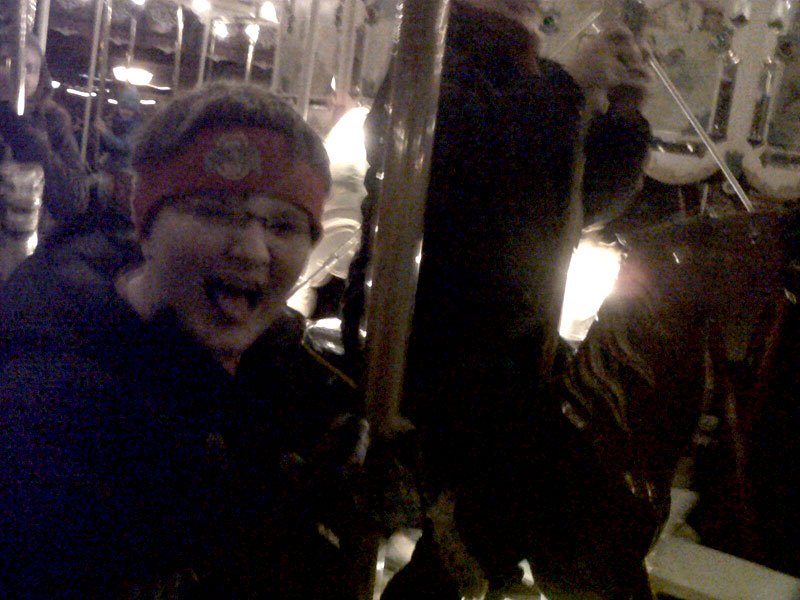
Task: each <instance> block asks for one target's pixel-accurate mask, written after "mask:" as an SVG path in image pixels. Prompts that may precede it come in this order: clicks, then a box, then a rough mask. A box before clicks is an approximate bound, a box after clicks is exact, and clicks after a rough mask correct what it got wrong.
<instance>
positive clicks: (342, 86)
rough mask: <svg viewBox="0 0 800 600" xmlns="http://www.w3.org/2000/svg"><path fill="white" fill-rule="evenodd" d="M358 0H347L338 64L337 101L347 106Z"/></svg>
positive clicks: (353, 55)
mask: <svg viewBox="0 0 800 600" xmlns="http://www.w3.org/2000/svg"><path fill="white" fill-rule="evenodd" d="M356 8H357V7H356V0H346V2H345V10H344V23H343V24H342V25H343V27H342V28H343V32H342V35H341V37H340V39H339V56H338V64H337V66H336V103H337V104H338V105H339V106H342V107H345V106H346V105H347V102H348V100H349V97H350V88H351V82H352V76H353V60H354V58H355V51H356Z"/></svg>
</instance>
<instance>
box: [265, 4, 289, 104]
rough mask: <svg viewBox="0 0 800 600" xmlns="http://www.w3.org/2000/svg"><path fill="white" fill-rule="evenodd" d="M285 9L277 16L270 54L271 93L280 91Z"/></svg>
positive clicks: (285, 33)
mask: <svg viewBox="0 0 800 600" xmlns="http://www.w3.org/2000/svg"><path fill="white" fill-rule="evenodd" d="M286 13H287V11H286V9H285V8H284V9H283V10H282V11H281V13H280V15H279V17H278V25H277V27H278V30H277V33H276V36H275V50H274V53H273V54H272V73H271V75H270V81H269V91H270V92H272V93H273V94H278V93H279V92H280V73H281V58H283V56H282V54H283V42H284V40H283V37H284V35H287V33H288V32H287V31H286V22H287V21H288V19H287V14H286Z"/></svg>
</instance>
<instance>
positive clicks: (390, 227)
mask: <svg viewBox="0 0 800 600" xmlns="http://www.w3.org/2000/svg"><path fill="white" fill-rule="evenodd" d="M448 10H449V1H448V0H437V1H435V2H434V1H432V0H409V1H408V2H406V3H405V5H404V9H403V16H402V23H401V26H400V39H399V45H398V49H397V56H396V58H395V61H394V73H393V78H392V90H391V95H390V107H391V112H390V114H391V121H390V125H389V132H388V134H387V144H386V145H387V154H386V157H385V163H384V178H383V185H382V188H381V195H380V201H379V203H378V209H377V214H378V228H377V232H376V233H375V238H374V244H375V245H374V246H373V248H374V252H373V256H372V258H371V265H370V271H371V272H372V273H373V276H372V287H371V293H370V295H369V299H368V302H367V349H368V358H369V363H368V365H369V366H368V373H367V386H366V392H367V411H368V415H369V418H370V423H371V425H372V427H373V430H377V431H378V433H379V434H385V435H389V434H391V433H392V431H393V429H394V427H395V425H396V424H397V422H398V417H399V408H398V407H399V402H400V395H401V391H402V383H403V372H404V370H405V351H406V346H407V344H408V338H409V334H410V331H411V318H410V315H411V312H412V310H413V307H414V295H415V293H416V287H417V273H418V269H419V266H418V263H417V255H418V253H419V251H420V249H421V244H422V226H423V216H424V208H425V197H426V193H427V187H428V175H429V170H430V158H431V148H432V146H433V133H434V124H435V121H436V108H437V103H438V100H439V80H440V77H441V65H442V57H443V54H444V38H445V30H446V23H447V15H448Z"/></svg>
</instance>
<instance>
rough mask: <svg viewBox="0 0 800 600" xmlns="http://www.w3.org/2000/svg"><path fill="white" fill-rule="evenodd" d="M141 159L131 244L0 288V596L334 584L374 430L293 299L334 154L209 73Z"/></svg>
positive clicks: (261, 98)
mask: <svg viewBox="0 0 800 600" xmlns="http://www.w3.org/2000/svg"><path fill="white" fill-rule="evenodd" d="M133 166H134V168H135V170H136V172H137V175H138V185H137V186H136V191H135V194H134V196H133V199H132V215H133V222H134V225H135V228H136V232H137V235H138V241H139V246H140V253H139V255H138V256H137V255H135V254H133V253H127V254H124V253H123V254H121V253H118V252H115V251H113V250H109V249H108V246H107V244H106V245H104V244H103V243H100V242H98V244H97V245H96V247H95V250H97V253H96V254H89V253H87V245H86V244H85V242H84V243H81V244H79V245H77V246H75V245H74V244H70V242H69V240H68V239H65V240H64V241H63V245H62V246H58V245H49V246H48V247H47V248H46V249H45V252H43V253H41V254H38V253H37V254H36V255H34V256H33V257H32V258H31V259H30V260H28V261H26V263H25V264H24V265H23V266H22V267H21V268H20V269H19V270H18V271H17V272H16V273H15V274H14V276H12V278H11V279H10V280H9V281H8V282H7V283H6V284H5V285H4V287H3V288H2V293H0V299H1V300H0V332H1V333H0V340H2V341H0V445H2V447H3V449H4V451H3V452H2V453H0V589H2V590H3V594H4V595H7V596H8V597H13V598H19V599H23V598H42V599H45V598H47V599H52V598H81V599H82V598H131V599H132V598H142V597H147V598H155V597H158V598H161V597H169V598H215V599H223V598H227V599H231V600H233V599H234V598H254V599H255V598H295V599H298V600H299V599H301V598H321V597H326V598H341V597H346V596H345V590H346V585H345V584H344V583H343V578H344V577H345V575H344V574H345V572H346V569H347V563H348V561H347V559H346V557H345V554H346V548H347V545H346V537H345V536H344V535H343V533H342V531H343V530H344V529H346V528H344V527H343V526H342V527H340V526H339V525H337V521H338V519H339V518H342V519H343V520H344V521H347V519H350V518H354V516H355V515H356V514H357V512H356V511H355V510H354V507H353V504H352V502H351V496H350V495H349V493H348V492H347V491H346V490H348V489H349V488H348V481H349V479H348V478H349V473H351V472H352V470H353V469H357V468H358V465H359V464H360V459H361V458H363V452H364V441H365V434H366V431H365V429H364V425H363V422H360V421H359V420H358V419H356V418H355V417H353V416H352V415H353V414H357V411H358V406H357V404H356V402H355V401H354V395H353V391H352V387H351V386H350V385H349V384H348V383H347V381H346V380H345V379H344V378H343V377H341V376H339V375H338V374H337V372H335V370H333V369H331V368H330V367H329V366H328V365H327V363H325V361H324V360H323V359H322V358H321V357H320V356H318V355H315V354H314V353H313V352H311V351H310V350H309V349H308V348H306V347H305V346H304V345H302V343H301V338H302V333H303V321H302V319H301V318H300V317H299V315H298V314H297V313H294V312H293V311H291V310H289V309H288V308H287V307H286V306H285V300H286V296H287V294H288V292H289V290H290V288H291V286H292V285H293V283H294V282H295V280H296V279H297V277H298V275H299V274H300V273H301V271H302V269H303V266H304V264H305V261H306V259H307V257H308V255H309V252H310V250H311V248H312V247H313V245H314V244H315V242H316V240H317V239H318V236H319V233H320V216H321V211H322V202H323V199H324V198H325V196H326V194H327V192H328V190H329V187H330V172H329V167H328V158H327V156H326V154H325V150H324V147H323V145H322V143H321V141H320V140H319V139H318V137H317V136H316V134H315V133H314V132H313V131H312V130H311V128H310V127H309V126H308V125H307V124H306V123H305V122H304V121H303V120H302V119H301V118H300V117H299V116H298V115H297V114H296V113H295V112H294V111H293V110H292V109H291V108H290V107H289V106H288V105H286V104H285V103H283V102H282V101H280V100H279V99H277V98H275V97H273V96H271V95H269V94H268V93H266V92H265V91H263V90H262V89H261V88H259V87H257V86H251V85H247V84H235V83H224V82H217V83H214V84H210V85H207V86H204V87H201V88H199V89H197V90H194V91H192V92H189V93H188V94H186V95H183V96H178V97H176V98H174V99H173V100H171V101H170V102H169V103H167V104H165V105H164V106H163V107H161V109H160V111H159V112H158V113H157V114H156V115H155V116H154V117H153V119H152V120H150V121H148V123H147V124H146V125H144V126H143V128H142V131H141V135H140V137H139V141H138V144H137V146H136V150H135V152H134V157H133ZM92 235H94V236H95V237H92V238H91V239H97V238H96V236H97V235H98V232H97V231H94V232H93V234H92ZM84 240H85V238H84ZM98 257H100V258H98ZM121 257H127V260H123V259H121ZM98 263H103V267H102V268H99V267H98ZM112 264H113V268H112V266H111V265H112ZM354 448H360V450H358V449H357V450H356V451H355V452H354ZM340 525H341V524H340Z"/></svg>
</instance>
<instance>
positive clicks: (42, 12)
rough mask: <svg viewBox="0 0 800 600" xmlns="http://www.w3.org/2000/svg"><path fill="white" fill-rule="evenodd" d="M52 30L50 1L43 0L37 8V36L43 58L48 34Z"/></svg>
mask: <svg viewBox="0 0 800 600" xmlns="http://www.w3.org/2000/svg"><path fill="white" fill-rule="evenodd" d="M49 29H50V0H42V1H41V2H40V3H39V4H38V5H37V6H36V34H37V35H38V36H39V48H40V49H41V51H42V56H44V55H45V51H46V50H47V32H48V30H49Z"/></svg>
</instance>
